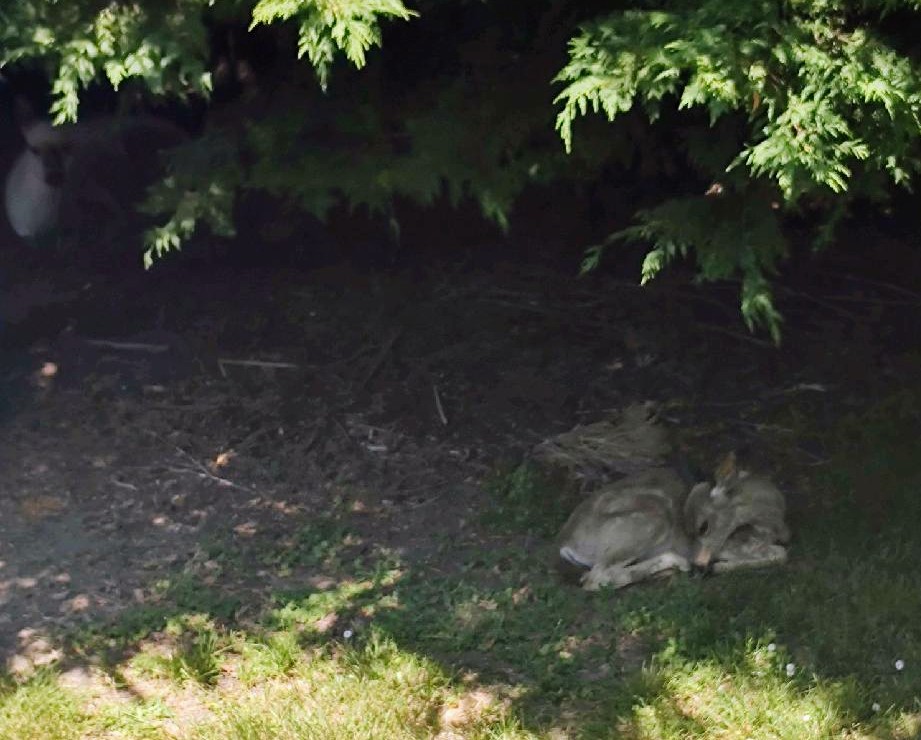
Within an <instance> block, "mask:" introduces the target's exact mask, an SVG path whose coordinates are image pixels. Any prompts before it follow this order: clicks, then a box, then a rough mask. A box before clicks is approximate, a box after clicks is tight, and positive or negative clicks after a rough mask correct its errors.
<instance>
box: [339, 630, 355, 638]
mask: <svg viewBox="0 0 921 740" xmlns="http://www.w3.org/2000/svg"><path fill="white" fill-rule="evenodd" d="M354 634H355V633H354V632H352V630H345V631H344V632H343V633H342V636H343V637H344V638H345V639H346V640H351V639H352V635H354Z"/></svg>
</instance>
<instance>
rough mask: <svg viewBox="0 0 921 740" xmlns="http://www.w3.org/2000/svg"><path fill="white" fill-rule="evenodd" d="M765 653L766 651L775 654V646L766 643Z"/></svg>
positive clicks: (771, 643)
mask: <svg viewBox="0 0 921 740" xmlns="http://www.w3.org/2000/svg"><path fill="white" fill-rule="evenodd" d="M767 651H768V652H769V653H776V652H777V645H775V644H774V643H773V642H769V643H768V646H767Z"/></svg>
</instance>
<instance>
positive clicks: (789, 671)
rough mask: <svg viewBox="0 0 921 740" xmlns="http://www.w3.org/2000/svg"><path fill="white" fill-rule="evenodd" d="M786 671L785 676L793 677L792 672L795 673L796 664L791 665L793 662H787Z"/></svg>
mask: <svg viewBox="0 0 921 740" xmlns="http://www.w3.org/2000/svg"><path fill="white" fill-rule="evenodd" d="M786 671H787V676H789V677H790V678H793V674H795V673H796V666H795V665H793V663H787V667H786Z"/></svg>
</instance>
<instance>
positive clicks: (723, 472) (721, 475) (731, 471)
mask: <svg viewBox="0 0 921 740" xmlns="http://www.w3.org/2000/svg"><path fill="white" fill-rule="evenodd" d="M738 472H739V468H738V463H737V461H736V453H735V450H733V451H732V452H730V453H729V454H728V455H726V457H724V458H723V460H722V461H721V462H720V464H719V465H718V466H717V467H716V472H715V473H714V475H713V477H714V478H715V479H716V484H717V485H719V484H720V483H724V482H726V481H729V480H731V479H732V478H734V477H735V476H736V475H738Z"/></svg>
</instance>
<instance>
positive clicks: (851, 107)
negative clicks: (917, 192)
mask: <svg viewBox="0 0 921 740" xmlns="http://www.w3.org/2000/svg"><path fill="white" fill-rule="evenodd" d="M918 6H919V3H918V2H914V1H905V2H898V1H897V0H889V1H888V2H884V1H873V0H865V2H862V3H861V2H843V1H835V0H788V1H786V2H777V1H769V0H732V1H729V0H705V1H704V2H691V1H688V2H684V1H675V2H668V3H660V4H658V7H657V9H651V8H650V9H646V8H642V7H636V8H631V9H629V10H625V11H620V12H617V13H613V14H611V15H608V16H605V17H603V18H598V19H595V20H593V21H592V22H590V23H587V24H585V25H584V27H583V28H582V29H581V31H580V32H579V33H578V34H577V35H576V36H575V37H574V38H573V39H572V40H571V42H570V58H569V63H568V64H567V65H566V66H565V67H564V68H563V70H562V71H561V72H560V74H559V75H558V76H557V81H558V82H561V83H563V84H564V85H565V87H564V88H563V90H562V92H560V94H559V95H558V97H557V102H558V103H559V104H560V106H561V109H560V111H559V115H558V117H557V128H558V130H559V132H560V135H561V136H562V138H563V141H564V143H565V145H566V146H567V147H570V146H572V142H573V124H574V122H575V121H576V120H577V119H578V118H579V117H581V116H584V115H586V114H587V113H589V112H594V113H600V114H603V115H604V116H606V117H607V118H608V119H609V120H614V119H615V118H617V117H618V116H620V115H622V114H623V113H625V112H627V111H629V110H631V109H634V108H635V107H638V108H640V109H641V110H642V111H643V112H644V114H645V115H646V116H647V117H648V118H649V119H650V121H655V120H656V119H657V118H659V117H660V116H662V115H664V114H666V113H668V112H671V111H673V110H675V109H677V110H679V111H688V112H689V113H690V114H693V111H695V110H700V111H702V112H704V113H705V114H706V115H707V117H708V118H709V121H710V123H711V125H712V126H713V135H714V138H715V137H717V136H718V129H717V125H718V124H719V123H720V122H721V121H722V120H724V119H727V118H732V119H734V120H736V121H742V122H743V123H744V126H743V132H744V135H743V136H742V137H741V139H740V140H739V141H738V142H737V144H738V145H737V146H736V147H735V148H734V150H733V151H729V152H726V151H720V148H721V147H720V143H721V142H719V141H718V142H711V141H707V140H698V141H696V142H689V146H688V152H687V154H688V157H689V159H690V160H691V161H692V162H693V163H694V164H695V165H696V166H697V168H698V170H699V171H700V173H701V175H702V176H704V177H706V178H708V180H709V181H710V182H712V183H713V186H712V187H709V188H706V187H705V188H704V189H703V190H706V192H705V193H704V192H701V193H700V194H699V195H697V196H696V197H689V198H683V199H681V200H675V201H668V202H665V203H662V204H661V205H659V206H658V207H655V208H651V209H649V210H645V211H643V212H641V213H639V214H638V221H639V224H638V225H637V226H635V227H632V228H629V229H625V230H623V231H621V232H618V233H617V234H614V235H612V237H611V238H610V239H609V240H608V242H607V243H608V244H610V243H611V242H613V241H616V240H618V239H628V238H629V239H637V238H638V239H642V240H645V241H647V242H649V243H651V244H652V245H653V247H652V251H651V252H650V253H649V255H648V257H647V259H646V262H645V264H644V267H643V280H644V281H645V280H648V279H650V278H651V277H653V276H654V275H655V274H657V273H658V272H659V271H660V270H661V269H662V268H663V267H664V266H665V265H666V264H668V262H669V261H670V260H672V259H675V258H676V257H678V256H683V255H686V254H688V252H689V251H690V250H691V249H693V250H694V251H695V253H696V255H697V261H698V265H699V268H700V275H701V277H702V278H703V279H720V278H726V277H729V276H731V275H733V274H740V275H741V277H742V311H743V315H744V316H745V318H746V320H747V321H748V322H749V324H750V325H753V324H761V325H763V326H766V327H768V328H769V329H770V331H771V333H772V334H773V336H774V337H775V339H778V338H779V316H778V314H777V312H776V310H775V309H774V308H773V305H772V302H771V294H770V291H769V286H768V283H767V281H766V280H765V275H766V274H769V273H770V272H771V271H772V270H773V269H774V268H775V266H776V264H777V263H778V261H779V259H780V258H781V257H783V256H784V255H785V254H786V251H787V250H786V242H785V239H784V235H783V232H782V231H781V229H780V222H779V219H780V217H781V216H782V215H783V214H784V213H787V212H790V211H793V210H796V209H801V208H804V207H808V206H811V205H814V204H821V203H828V202H834V203H835V204H836V205H835V207H834V208H831V209H828V217H829V218H831V219H834V218H836V217H840V215H841V213H842V208H843V207H845V206H846V203H847V202H848V201H849V200H851V199H853V198H855V197H870V198H880V197H883V196H884V195H885V193H886V188H887V187H888V186H889V185H891V184H895V185H900V186H908V185H909V184H910V182H911V180H912V178H913V177H914V176H915V175H917V173H918V170H919V167H921V158H919V154H921V151H919V147H918V134H919V133H921V122H919V113H921V75H919V69H918V66H917V65H916V63H915V62H914V61H913V60H912V59H910V58H909V56H908V55H906V54H904V53H902V52H900V51H899V50H897V49H896V48H895V46H894V45H893V44H892V41H891V40H890V39H889V38H887V37H886V36H884V35H883V34H882V33H881V32H880V30H879V26H880V21H881V19H882V18H883V16H884V15H885V14H886V13H889V12H892V11H915V10H917V9H918ZM828 233H829V232H828V230H827V229H825V230H820V236H821V235H825V237H826V238H827V236H828ZM604 246H605V245H602V246H601V247H598V248H595V249H593V250H592V251H590V252H589V254H588V255H587V259H586V262H585V264H584V267H585V268H586V269H590V268H591V267H593V266H594V265H595V264H597V261H598V259H599V256H600V251H601V249H603V247H604Z"/></svg>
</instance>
